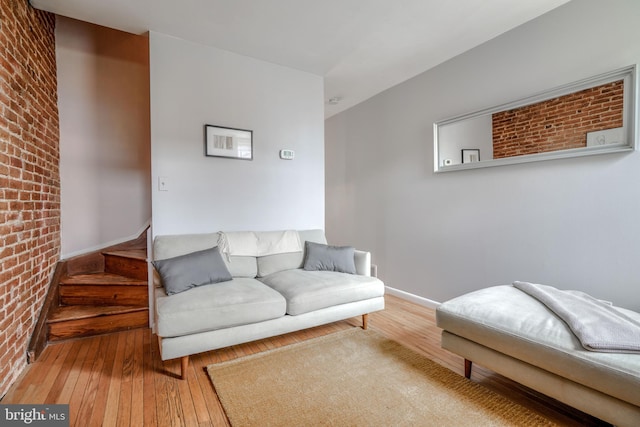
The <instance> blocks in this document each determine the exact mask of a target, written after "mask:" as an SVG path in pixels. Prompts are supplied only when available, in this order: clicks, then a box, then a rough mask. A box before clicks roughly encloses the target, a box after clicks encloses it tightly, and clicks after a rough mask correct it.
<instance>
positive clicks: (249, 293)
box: [153, 230, 384, 378]
mask: <svg viewBox="0 0 640 427" xmlns="http://www.w3.org/2000/svg"><path fill="white" fill-rule="evenodd" d="M153 260H154V261H153V265H154V267H155V269H154V283H155V286H154V290H155V298H154V300H155V333H156V334H157V335H158V338H159V343H160V354H161V358H162V360H169V359H176V358H181V359H182V364H181V367H182V372H181V375H182V377H183V378H184V376H185V374H186V368H187V366H188V363H189V355H191V354H196V353H201V352H205V351H209V350H215V349H218V348H223V347H228V346H232V345H236V344H240V343H245V342H249V341H254V340H259V339H263V338H267V337H272V336H276V335H281V334H285V333H288V332H293V331H297V330H301V329H305V328H310V327H314V326H318V325H322V324H326V323H331V322H335V321H338V320H343V319H347V318H350V317H354V316H360V315H362V320H363V327H364V328H365V329H366V327H367V315H368V313H371V312H374V311H378V310H382V309H383V308H384V284H383V283H382V281H380V280H379V279H377V278H375V277H371V274H370V272H371V254H370V253H369V252H364V251H358V250H355V249H354V248H352V247H351V248H350V247H333V246H327V245H326V238H325V236H324V232H323V231H322V230H305V231H292V230H288V231H268V232H252V231H246V232H230V233H227V232H219V233H207V234H187V235H166V236H157V237H155V239H154V242H153ZM303 267H304V268H303ZM203 274H204V276H205V279H202V277H197V276H198V275H200V276H202V275H203ZM194 276H195V277H194ZM210 282H217V283H213V284H211V283H210ZM172 293H173V294H172Z"/></svg>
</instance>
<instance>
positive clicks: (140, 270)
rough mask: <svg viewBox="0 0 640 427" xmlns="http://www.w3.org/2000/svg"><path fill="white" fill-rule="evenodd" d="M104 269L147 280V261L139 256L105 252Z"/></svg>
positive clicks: (107, 271) (108, 271)
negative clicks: (124, 255) (130, 256)
mask: <svg viewBox="0 0 640 427" xmlns="http://www.w3.org/2000/svg"><path fill="white" fill-rule="evenodd" d="M104 271H105V272H106V273H112V274H119V275H121V276H125V277H131V278H133V279H138V280H147V278H148V267H147V261H146V260H143V259H137V258H127V257H122V256H119V255H112V254H108V253H105V254H104Z"/></svg>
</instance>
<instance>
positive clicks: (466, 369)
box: [464, 359, 471, 379]
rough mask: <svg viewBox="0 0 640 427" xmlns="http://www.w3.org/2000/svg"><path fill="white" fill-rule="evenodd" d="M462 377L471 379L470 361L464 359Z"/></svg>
mask: <svg viewBox="0 0 640 427" xmlns="http://www.w3.org/2000/svg"><path fill="white" fill-rule="evenodd" d="M464 376H465V378H467V379H471V360H467V359H464Z"/></svg>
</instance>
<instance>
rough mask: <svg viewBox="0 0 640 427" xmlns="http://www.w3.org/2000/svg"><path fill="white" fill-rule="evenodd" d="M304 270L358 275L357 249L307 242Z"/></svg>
mask: <svg viewBox="0 0 640 427" xmlns="http://www.w3.org/2000/svg"><path fill="white" fill-rule="evenodd" d="M304 248H305V251H306V257H305V260H304V267H303V268H304V269H305V270H311V271H314V270H315V271H318V270H321V271H339V272H341V273H350V274H356V265H355V262H354V253H355V249H354V248H353V247H351V246H329V245H323V244H321V243H314V242H305V244H304Z"/></svg>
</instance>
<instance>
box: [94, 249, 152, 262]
mask: <svg viewBox="0 0 640 427" xmlns="http://www.w3.org/2000/svg"><path fill="white" fill-rule="evenodd" d="M103 254H104V255H114V256H119V257H123V258H132V259H137V260H141V261H145V262H146V261H147V251H146V250H144V249H130V250H124V251H107V252H103Z"/></svg>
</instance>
